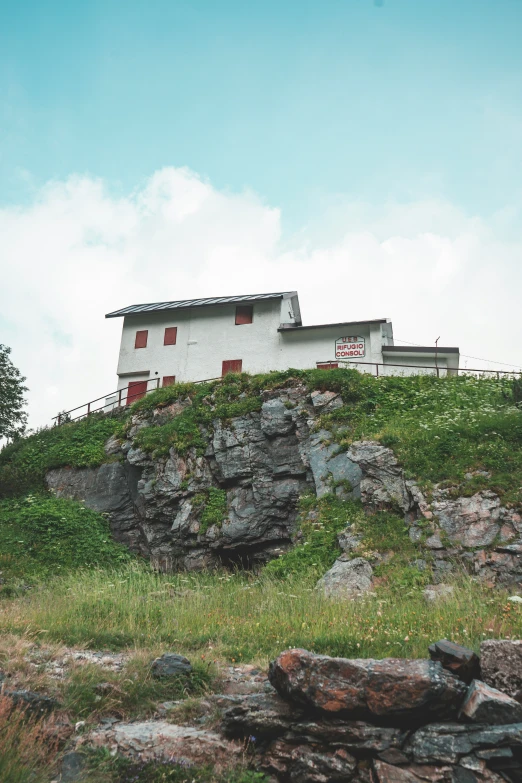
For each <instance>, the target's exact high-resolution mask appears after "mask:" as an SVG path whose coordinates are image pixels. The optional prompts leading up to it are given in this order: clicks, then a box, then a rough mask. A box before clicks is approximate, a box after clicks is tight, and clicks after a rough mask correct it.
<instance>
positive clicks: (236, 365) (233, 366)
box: [221, 359, 243, 375]
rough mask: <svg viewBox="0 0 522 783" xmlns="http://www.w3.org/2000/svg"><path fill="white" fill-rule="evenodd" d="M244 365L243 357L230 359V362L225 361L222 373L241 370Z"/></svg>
mask: <svg viewBox="0 0 522 783" xmlns="http://www.w3.org/2000/svg"><path fill="white" fill-rule="evenodd" d="M242 367H243V360H242V359H230V360H229V361H228V362H223V364H222V367H221V375H227V374H228V373H229V372H241V368H242Z"/></svg>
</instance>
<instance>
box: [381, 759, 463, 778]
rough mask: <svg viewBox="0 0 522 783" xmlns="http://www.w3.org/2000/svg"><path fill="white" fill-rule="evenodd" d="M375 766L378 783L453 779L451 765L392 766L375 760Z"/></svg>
mask: <svg viewBox="0 0 522 783" xmlns="http://www.w3.org/2000/svg"><path fill="white" fill-rule="evenodd" d="M373 768H374V773H375V779H376V783H428V781H429V782H430V783H439V781H440V783H443V782H445V781H450V780H452V779H453V778H452V777H450V776H451V768H450V767H439V766H437V767H425V766H422V767H421V766H418V765H417V764H414V765H412V766H409V767H392V766H391V765H390V764H386V763H385V762H384V761H374V762H373Z"/></svg>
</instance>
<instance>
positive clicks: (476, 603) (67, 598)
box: [0, 564, 522, 664]
mask: <svg viewBox="0 0 522 783" xmlns="http://www.w3.org/2000/svg"><path fill="white" fill-rule="evenodd" d="M455 584H456V590H455V595H454V596H453V597H452V599H451V601H447V602H443V603H440V604H438V605H435V606H433V605H430V604H426V602H425V599H424V598H423V596H422V592H421V590H420V588H419V587H418V586H414V587H408V588H397V589H395V590H393V591H390V589H389V588H388V586H387V585H386V584H384V585H383V587H382V588H378V589H377V590H376V595H375V596H369V597H368V598H367V599H365V600H362V601H355V602H354V601H331V600H328V599H325V598H323V597H322V596H321V595H320V594H319V593H318V592H317V591H315V590H314V585H315V576H311V575H306V574H304V575H295V576H294V575H291V576H289V577H288V578H287V579H284V580H282V579H278V578H274V577H273V576H270V575H268V574H260V575H258V576H255V575H248V574H241V573H237V574H231V573H223V574H219V573H217V574H216V573H214V574H210V573H206V574H176V575H170V576H168V575H161V574H157V573H153V572H151V571H150V570H149V569H147V568H145V567H141V566H138V565H136V564H132V565H128V566H126V567H123V568H121V569H120V570H117V571H113V572H109V573H108V572H107V571H102V570H90V571H81V572H78V573H74V574H71V575H69V576H66V577H63V578H61V579H58V580H55V581H53V582H52V583H49V584H47V585H42V586H41V587H40V589H39V590H38V591H37V592H36V591H35V592H32V593H29V594H28V595H27V596H25V597H23V598H17V599H11V600H7V601H4V603H3V608H2V612H1V614H0V633H2V632H3V633H13V634H18V635H26V634H28V633H29V634H30V635H34V637H35V638H36V639H39V640H42V641H43V640H51V641H55V642H61V643H65V644H73V645H80V646H88V647H91V648H93V649H104V648H114V649H118V648H120V649H121V648H129V649H134V648H136V649H143V650H147V649H150V648H152V647H159V646H164V648H167V649H172V650H175V651H177V652H182V653H184V654H187V655H188V657H189V658H192V659H193V657H194V656H196V655H197V657H198V659H199V660H201V661H202V662H204V663H205V664H206V663H208V662H209V661H213V660H215V659H226V660H236V661H258V662H265V663H266V662H267V661H268V660H269V659H271V658H274V657H275V656H277V655H278V654H279V652H281V650H283V649H285V648H287V647H305V648H307V649H310V650H314V651H315V652H317V653H324V654H328V655H341V656H347V657H350V656H354V655H356V656H360V657H377V658H380V657H386V656H390V655H396V656H401V657H425V656H426V649H427V645H428V644H429V643H431V642H433V641H434V640H435V639H438V638H449V639H453V640H454V641H456V642H463V643H466V644H468V645H471V646H473V647H474V648H476V649H478V646H479V644H480V641H481V640H482V639H483V638H485V637H487V638H503V637H506V636H510V637H512V638H522V609H521V608H520V607H519V606H518V605H517V604H514V603H511V602H509V601H507V600H506V598H507V595H508V594H507V593H506V592H505V591H502V590H490V589H488V588H487V587H485V586H481V585H480V584H478V583H476V582H474V581H473V580H471V579H470V578H468V577H466V576H464V575H462V576H461V577H459V578H458V580H457V581H456V582H455Z"/></svg>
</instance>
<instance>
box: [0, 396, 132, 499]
mask: <svg viewBox="0 0 522 783" xmlns="http://www.w3.org/2000/svg"><path fill="white" fill-rule="evenodd" d="M125 414H126V412H125V411H124V412H123V414H120V415H122V416H124V415H125ZM120 429H121V423H120V421H119V420H118V418H112V417H109V416H103V415H96V414H95V415H93V416H89V417H86V418H85V419H81V420H80V421H77V422H72V423H70V424H62V425H61V426H59V427H51V428H46V429H42V430H39V431H38V432H36V433H35V434H34V435H30V436H29V437H27V438H19V439H18V440H17V441H15V442H14V443H12V444H10V445H9V446H6V447H5V448H3V449H2V450H1V451H0V498H5V497H16V496H19V495H22V494H26V493H27V492H37V491H39V490H41V489H44V488H45V474H46V472H47V471H48V470H51V469H52V468H61V467H70V468H94V467H97V466H98V465H101V464H102V462H106V461H107V460H108V457H107V455H106V453H105V450H104V445H105V443H106V441H107V440H108V438H110V437H111V435H114V434H115V433H116V432H117V431H119V430H120Z"/></svg>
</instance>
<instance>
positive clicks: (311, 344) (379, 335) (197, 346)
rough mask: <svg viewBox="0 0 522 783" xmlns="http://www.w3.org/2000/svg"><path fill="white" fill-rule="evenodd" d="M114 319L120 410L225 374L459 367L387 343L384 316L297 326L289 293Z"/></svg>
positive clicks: (147, 310) (455, 357) (389, 332)
mask: <svg viewBox="0 0 522 783" xmlns="http://www.w3.org/2000/svg"><path fill="white" fill-rule="evenodd" d="M120 316H121V317H123V319H124V320H123V330H122V337H121V347H120V356H119V361H118V389H119V390H120V394H119V398H120V400H119V401H120V404H121V403H123V402H125V401H127V402H132V401H134V400H135V399H137V398H138V397H139V396H142V395H143V394H144V393H145V391H146V390H151V389H153V388H155V387H156V386H166V385H169V384H171V383H173V382H174V381H200V380H207V379H211V378H217V377H220V376H221V375H225V374H226V373H227V372H240V371H243V372H248V373H252V374H253V373H260V372H269V371H270V370H286V369H289V368H296V369H309V368H312V367H322V368H330V367H337V366H339V367H346V366H349V365H350V366H354V367H356V368H357V369H359V370H361V371H365V372H371V373H373V374H374V375H375V374H387V375H389V374H409V373H411V372H437V371H438V372H439V373H440V374H446V372H457V371H458V367H459V349H458V348H438V349H436V348H435V347H426V348H424V347H414V346H408V347H406V348H403V347H399V346H396V345H394V343H393V329H392V324H391V321H390V320H389V319H387V318H381V319H377V320H373V321H345V322H343V323H335V324H316V325H314V326H303V324H302V321H301V311H300V308H299V299H298V296H297V292H296V291H286V292H283V293H277V294H252V295H248V296H227V297H216V298H212V299H193V300H187V301H180V302H158V303H155V304H141V305H131V306H130V307H124V308H123V309H122V310H116V311H114V312H113V313H108V314H107V315H106V318H118V317H120ZM347 362H349V365H348V364H347ZM127 387H129V392H128V395H127V392H126V391H125V390H126V389H127ZM114 401H116V399H115V400H114Z"/></svg>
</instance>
